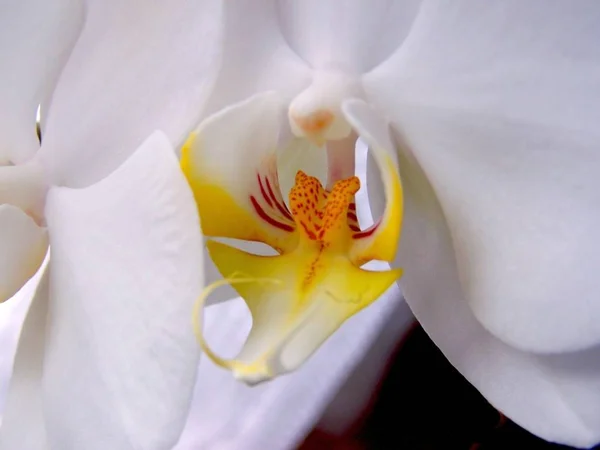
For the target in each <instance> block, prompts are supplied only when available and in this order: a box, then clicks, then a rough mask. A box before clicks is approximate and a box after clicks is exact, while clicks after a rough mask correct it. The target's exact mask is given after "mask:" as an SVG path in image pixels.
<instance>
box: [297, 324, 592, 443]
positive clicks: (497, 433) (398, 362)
mask: <svg viewBox="0 0 600 450" xmlns="http://www.w3.org/2000/svg"><path fill="white" fill-rule="evenodd" d="M375 396H376V398H375V401H374V402H373V406H372V408H371V410H370V411H367V412H365V417H364V418H363V419H362V420H361V421H360V423H359V424H357V426H356V427H355V430H354V431H353V432H352V433H351V434H350V435H348V436H344V437H334V436H327V435H325V434H324V433H321V432H320V431H319V430H315V431H314V432H313V433H312V434H311V435H310V436H309V437H308V438H307V439H306V441H305V442H304V443H303V444H302V445H301V446H300V447H299V450H321V449H322V450H326V449H331V450H370V449H375V450H378V449H381V450H387V449H390V450H396V449H398V450H429V449H436V450H437V449H449V450H452V449H457V450H476V449H477V450H500V449H502V450H511V449H516V450H520V449H531V450H537V449H548V450H550V449H552V450H558V449H570V448H573V447H568V446H564V445H557V444H550V443H548V442H545V441H543V440H541V439H538V438H536V437H535V436H533V435H532V434H530V433H528V432H527V431H525V430H524V429H522V428H521V427H519V426H518V425H516V424H515V423H513V422H511V421H510V420H508V419H506V418H505V417H503V416H502V415H501V414H500V413H499V412H498V411H496V409H494V408H493V407H492V406H491V405H490V404H489V403H487V401H486V400H485V399H484V398H483V397H482V396H481V394H479V392H478V391H477V390H476V389H475V388H474V387H473V386H471V385H470V384H469V383H468V382H467V381H466V380H465V379H464V378H463V377H462V375H461V374H460V373H459V372H458V371H456V370H455V369H454V367H452V365H451V364H450V363H449V362H448V361H447V360H446V358H444V356H443V355H442V353H441V352H440V351H439V350H438V348H437V347H436V346H435V344H433V342H432V341H431V340H430V339H429V337H428V336H427V335H426V334H425V332H424V331H423V329H422V328H421V327H420V326H415V327H414V328H413V330H412V331H411V333H410V335H409V336H408V338H407V339H406V340H405V341H404V342H403V343H402V345H401V346H400V347H399V349H398V350H397V352H396V354H395V356H394V358H393V360H392V361H391V362H390V366H389V369H388V371H387V374H386V376H385V378H384V379H383V380H382V382H381V384H380V387H379V389H378V392H376V393H375ZM594 450H600V445H598V446H596V447H594Z"/></svg>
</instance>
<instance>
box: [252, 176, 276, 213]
mask: <svg viewBox="0 0 600 450" xmlns="http://www.w3.org/2000/svg"><path fill="white" fill-rule="evenodd" d="M256 178H258V186H259V187H260V193H261V194H262V196H263V198H264V199H265V201H266V202H267V203H268V204H269V206H270V207H271V208H272V207H273V203H271V199H269V196H268V195H267V193H266V192H265V188H264V187H263V184H262V181H261V179H260V174H259V173H257V174H256Z"/></svg>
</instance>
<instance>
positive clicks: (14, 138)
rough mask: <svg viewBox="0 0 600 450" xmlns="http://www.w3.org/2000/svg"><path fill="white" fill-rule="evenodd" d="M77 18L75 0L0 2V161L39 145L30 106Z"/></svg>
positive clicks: (53, 73)
mask: <svg viewBox="0 0 600 450" xmlns="http://www.w3.org/2000/svg"><path fill="white" fill-rule="evenodd" d="M82 22H83V7H82V2H81V1H80V0H56V1H50V2H49V1H44V0H7V1H3V2H2V4H1V5H0V60H1V61H2V71H0V165H7V164H8V163H13V164H21V163H23V162H25V161H26V160H27V159H29V158H30V157H31V156H32V155H33V154H34V153H35V152H36V151H37V150H38V148H39V145H40V144H39V141H38V137H37V135H36V129H35V124H36V111H37V109H38V106H39V104H40V103H42V102H46V101H48V100H49V98H50V95H51V93H52V89H53V88H54V84H55V83H56V79H57V77H58V74H59V73H60V70H61V69H62V66H63V64H64V63H65V61H66V60H67V58H68V56H69V52H70V50H71V48H72V46H73V43H74V41H75V39H76V37H77V35H78V33H79V30H80V27H81V24H82Z"/></svg>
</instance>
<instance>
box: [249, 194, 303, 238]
mask: <svg viewBox="0 0 600 450" xmlns="http://www.w3.org/2000/svg"><path fill="white" fill-rule="evenodd" d="M250 201H251V202H252V206H254V210H255V211H256V213H257V214H258V215H259V216H260V218H261V219H262V220H264V221H265V222H267V223H268V224H270V225H273V226H274V227H277V228H279V229H280V230H283V231H289V232H292V231H294V227H292V226H291V225H287V224H285V223H281V222H278V221H277V220H275V219H273V218H272V217H271V216H269V215H268V214H267V213H266V212H265V210H264V209H262V208H261V206H260V205H259V204H258V202H257V201H256V199H255V198H254V196H253V195H251V196H250Z"/></svg>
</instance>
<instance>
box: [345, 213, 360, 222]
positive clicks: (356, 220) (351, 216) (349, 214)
mask: <svg viewBox="0 0 600 450" xmlns="http://www.w3.org/2000/svg"><path fill="white" fill-rule="evenodd" d="M346 216H347V217H348V219H350V220H354V221H355V222H358V217H356V214H354V213H353V212H349V213H348V214H346Z"/></svg>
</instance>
